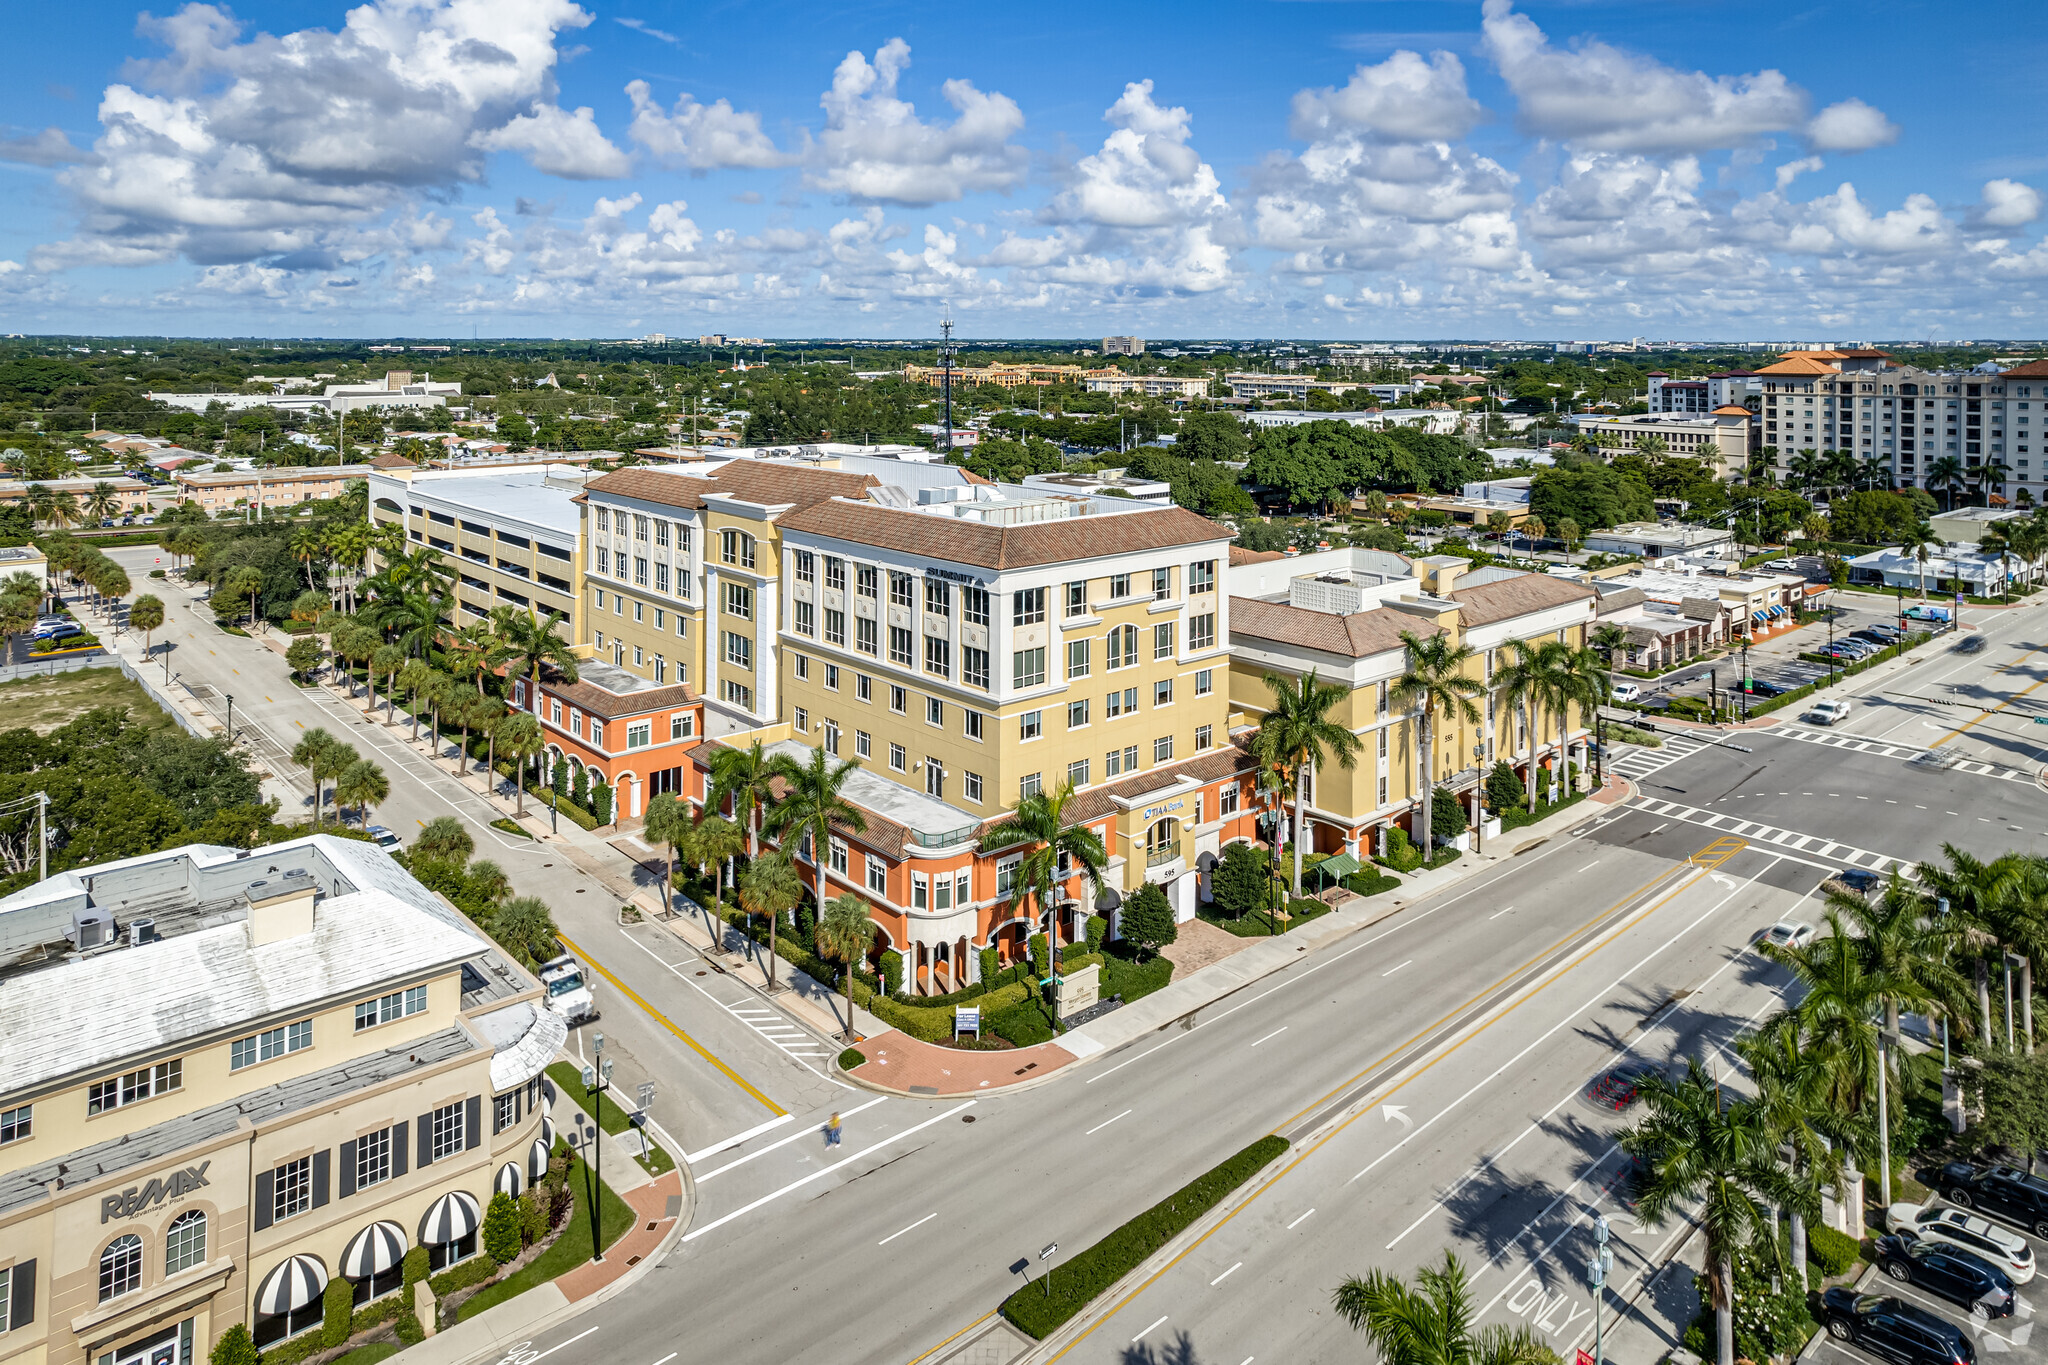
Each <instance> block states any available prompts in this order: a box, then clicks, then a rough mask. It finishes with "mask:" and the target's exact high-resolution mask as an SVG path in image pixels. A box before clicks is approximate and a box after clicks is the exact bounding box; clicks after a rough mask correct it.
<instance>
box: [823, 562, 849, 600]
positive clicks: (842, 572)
mask: <svg viewBox="0 0 2048 1365" xmlns="http://www.w3.org/2000/svg"><path fill="white" fill-rule="evenodd" d="M825 586H826V587H828V588H832V589H835V590H836V591H839V592H845V591H846V561H845V560H843V559H841V558H840V557H839V556H838V555H826V556H825Z"/></svg>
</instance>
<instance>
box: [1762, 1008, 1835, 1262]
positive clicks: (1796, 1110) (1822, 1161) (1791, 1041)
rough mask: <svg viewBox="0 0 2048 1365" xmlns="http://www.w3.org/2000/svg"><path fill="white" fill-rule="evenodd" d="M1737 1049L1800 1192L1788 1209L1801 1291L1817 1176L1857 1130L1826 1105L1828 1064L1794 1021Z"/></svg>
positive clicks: (1769, 1028)
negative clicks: (1788, 1156) (1787, 1153)
mask: <svg viewBox="0 0 2048 1365" xmlns="http://www.w3.org/2000/svg"><path fill="white" fill-rule="evenodd" d="M1735 1051H1736V1054H1737V1055H1738V1056H1740V1057H1741V1058H1742V1060H1743V1062H1744V1064H1746V1065H1747V1066H1748V1067H1749V1074H1750V1078H1751V1080H1752V1081H1753V1082H1754V1084H1755V1087H1756V1104H1757V1107H1758V1109H1760V1110H1761V1111H1762V1112H1763V1117H1764V1122H1765V1123H1767V1124H1769V1125H1770V1128H1771V1132H1772V1133H1773V1134H1774V1135H1775V1137H1776V1139H1777V1141H1778V1145H1779V1148H1780V1150H1789V1151H1790V1153H1791V1160H1790V1163H1789V1165H1788V1167H1787V1172H1786V1173H1787V1174H1788V1175H1789V1176H1790V1177H1791V1182H1792V1184H1793V1186H1794V1187H1795V1188H1796V1189H1797V1190H1798V1193H1799V1198H1798V1199H1796V1200H1794V1201H1792V1203H1791V1206H1790V1209H1789V1212H1790V1213H1791V1215H1792V1268H1793V1271H1794V1272H1795V1273H1796V1274H1797V1275H1798V1276H1799V1287H1800V1288H1801V1289H1802V1290H1803V1289H1805V1288H1806V1228H1807V1222H1808V1220H1809V1219H1812V1218H1818V1217H1819V1216H1820V1176H1821V1174H1822V1173H1823V1172H1834V1171H1838V1170H1839V1163H1838V1162H1837V1161H1836V1160H1834V1159H1833V1158H1831V1157H1830V1156H1829V1155H1828V1153H1829V1151H1830V1149H1831V1148H1833V1147H1848V1148H1855V1147H1857V1146H1860V1143H1861V1130H1860V1129H1854V1125H1853V1124H1851V1123H1850V1122H1849V1121H1848V1120H1847V1117H1846V1116H1845V1115H1842V1114H1839V1113H1837V1112H1836V1111H1835V1110H1834V1109H1832V1108H1831V1107H1829V1105H1828V1102H1827V1067H1826V1065H1825V1064H1824V1063H1823V1062H1822V1061H1821V1059H1820V1058H1818V1057H1816V1056H1815V1055H1814V1054H1813V1053H1812V1052H1811V1051H1810V1050H1808V1049H1807V1048H1806V1046H1805V1045H1804V1044H1803V1043H1802V1042H1801V1040H1800V1037H1799V1027H1798V1020H1797V1019H1795V1018H1793V1017H1792V1016H1790V1015H1779V1016H1777V1017H1776V1018H1775V1019H1774V1020H1773V1021H1772V1022H1771V1023H1769V1024H1767V1025H1766V1026H1765V1027H1763V1028H1761V1029H1759V1030H1757V1031H1756V1032H1754V1033H1749V1034H1745V1035H1744V1036H1743V1037H1741V1038H1738V1039H1737V1040H1736V1041H1735ZM1852 1129H1854V1131H1852ZM1830 1178H1831V1179H1832V1175H1831V1176H1830ZM1844 1193H1846V1191H1844Z"/></svg>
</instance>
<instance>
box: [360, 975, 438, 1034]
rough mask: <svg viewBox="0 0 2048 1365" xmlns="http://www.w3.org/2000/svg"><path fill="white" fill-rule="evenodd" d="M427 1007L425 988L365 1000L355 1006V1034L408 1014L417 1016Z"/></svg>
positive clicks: (414, 987) (417, 987) (415, 987)
mask: <svg viewBox="0 0 2048 1365" xmlns="http://www.w3.org/2000/svg"><path fill="white" fill-rule="evenodd" d="M426 1007H427V988H426V987H425V986H411V987H408V988H406V989H405V990H402V991H393V992H391V994H389V995H380V996H378V997H377V998H376V999H375V1000H365V1001H362V1002H361V1003H359V1004H358V1005H357V1006H356V1032H358V1033H361V1032H362V1031H363V1030H364V1029H366V1028H375V1027H376V1026H377V1025H379V1024H389V1023H391V1022H393V1021H394V1020H398V1019H403V1018H405V1017H406V1016H407V1015H408V1014H418V1013H420V1012H421V1011H423V1010H425V1009H426Z"/></svg>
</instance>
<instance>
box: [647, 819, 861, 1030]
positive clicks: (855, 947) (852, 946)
mask: <svg viewBox="0 0 2048 1365" xmlns="http://www.w3.org/2000/svg"><path fill="white" fill-rule="evenodd" d="M657 799H659V798H657ZM817 944H818V952H819V955H820V956H823V957H827V958H830V959H831V960H832V961H834V962H837V963H840V964H842V965H843V966H844V967H845V977H844V979H843V981H842V984H843V985H844V987H845V989H846V1032H845V1033H844V1034H842V1035H841V1041H842V1042H845V1043H847V1044H849V1045H851V1044H852V1042H853V973H854V970H855V969H856V968H858V967H859V966H860V964H861V963H863V962H865V961H867V956H868V953H869V952H870V951H872V950H873V948H874V946H875V922H874V921H873V920H871V919H869V918H868V903H867V902H866V901H864V900H862V899H861V898H860V897H859V896H856V895H853V894H851V893H848V894H844V895H838V896H834V897H833V898H832V902H831V904H829V905H827V906H826V907H825V908H824V910H823V911H822V912H820V914H819V915H818V928H817Z"/></svg>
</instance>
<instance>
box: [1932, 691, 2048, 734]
mask: <svg viewBox="0 0 2048 1365" xmlns="http://www.w3.org/2000/svg"><path fill="white" fill-rule="evenodd" d="M2042 683H2048V678H2042V679H2040V680H2039V681H2037V682H2034V683H2032V684H2031V685H2029V686H2027V687H2023V688H2021V689H2020V690H2019V691H2017V692H2015V693H2013V694H2012V695H2011V696H2009V697H2007V698H2006V699H2005V700H2004V701H2002V702H2000V703H1998V705H1996V706H1994V707H1992V708H1991V709H1990V710H1989V711H1986V712H1985V713H1984V714H1983V715H1981V716H1979V717H1977V719H1975V720H1966V721H1964V722H1963V723H1962V724H1961V725H1958V726H1957V727H1956V728H1955V729H1953V730H1951V731H1949V732H1948V733H1947V734H1945V735H1943V736H1942V737H1941V738H1940V739H1937V740H1935V741H1934V744H1933V745H1932V746H1930V747H1936V748H1938V747H1940V746H1941V745H1943V744H1946V743H1948V742H1949V741H1950V740H1952V739H1954V738H1955V737H1956V736H1957V735H1960V734H1961V733H1963V731H1965V730H1968V729H1970V728H1971V727H1973V726H1977V725H1982V724H1983V723H1984V722H1985V721H1987V720H1990V719H1991V718H1992V717H1993V716H1995V715H1997V714H1998V713H1999V712H2000V711H2003V710H2004V709H2005V708H2006V707H2008V706H2011V705H2012V704H2013V703H2014V702H2016V701H2018V700H2019V699H2020V698H2021V697H2024V696H2026V695H2027V693H2029V692H2031V691H2033V690H2034V688H2036V687H2039V686H2040V685H2041V684H2042Z"/></svg>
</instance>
